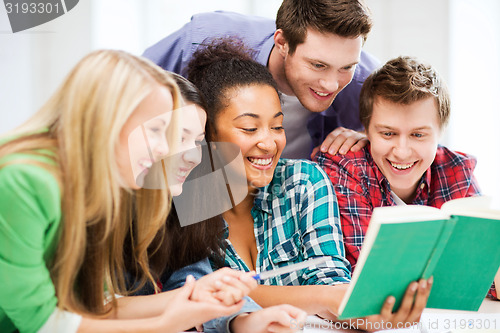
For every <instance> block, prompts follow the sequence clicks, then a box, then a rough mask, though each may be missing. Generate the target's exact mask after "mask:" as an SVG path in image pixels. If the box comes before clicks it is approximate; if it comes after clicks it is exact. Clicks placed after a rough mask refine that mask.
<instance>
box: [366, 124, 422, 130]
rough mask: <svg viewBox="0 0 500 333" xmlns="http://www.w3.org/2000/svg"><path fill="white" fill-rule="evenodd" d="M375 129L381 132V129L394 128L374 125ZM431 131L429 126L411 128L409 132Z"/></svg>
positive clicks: (392, 128)
mask: <svg viewBox="0 0 500 333" xmlns="http://www.w3.org/2000/svg"><path fill="white" fill-rule="evenodd" d="M375 128H376V129H377V130H381V129H387V130H391V131H393V130H395V128H394V127H391V126H388V125H375ZM429 129H431V128H430V126H421V127H417V128H412V129H411V130H412V131H422V130H429Z"/></svg>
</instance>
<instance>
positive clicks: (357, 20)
mask: <svg viewBox="0 0 500 333" xmlns="http://www.w3.org/2000/svg"><path fill="white" fill-rule="evenodd" d="M308 28H312V29H314V30H317V31H319V32H321V33H332V34H335V35H339V36H342V37H346V38H356V37H359V36H361V37H363V40H364V41H366V37H367V36H368V33H369V32H370V30H371V28H372V20H371V17H370V11H369V9H368V7H367V6H366V5H365V3H364V2H363V0H283V3H282V4H281V6H280V8H279V10H278V13H277V15H276V29H281V30H283V35H284V36H285V38H286V40H287V42H288V46H289V53H290V54H293V53H294V52H295V49H296V47H297V45H299V44H301V43H303V42H304V41H305V39H306V35H307V29H308Z"/></svg>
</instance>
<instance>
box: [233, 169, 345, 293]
mask: <svg viewBox="0 0 500 333" xmlns="http://www.w3.org/2000/svg"><path fill="white" fill-rule="evenodd" d="M251 213H252V216H253V219H254V234H255V237H256V239H255V240H256V244H257V251H258V254H257V259H256V271H257V272H258V273H259V272H264V271H268V270H272V269H275V268H278V267H283V266H287V265H290V264H293V263H298V262H302V261H304V260H308V259H310V258H313V257H321V256H328V257H330V258H329V259H328V260H327V261H326V262H325V263H323V264H320V265H318V266H316V267H310V268H306V269H302V270H300V271H295V272H292V273H286V274H282V275H280V276H277V277H273V278H269V279H266V280H263V281H260V283H261V284H265V285H279V286H291V285H294V286H298V285H314V284H328V285H332V284H337V283H347V282H349V281H350V279H351V276H350V270H349V269H350V267H349V262H348V261H347V260H346V259H345V257H344V245H343V243H342V231H341V229H340V223H339V211H338V205H337V200H336V198H335V192H334V190H333V186H332V184H331V182H330V181H329V179H328V177H327V175H326V174H325V173H324V172H323V170H321V168H319V167H318V165H316V164H315V163H312V162H310V161H305V160H287V159H281V160H280V161H279V162H278V165H277V166H276V170H275V172H274V177H273V180H272V181H271V183H270V184H269V185H267V186H265V187H262V188H260V189H259V191H258V193H257V194H256V197H255V200H254V206H253V208H252V211H251ZM225 237H226V240H225V241H226V245H227V248H226V256H225V265H226V266H229V267H231V268H234V269H238V270H244V271H249V269H248V267H247V265H246V264H245V262H244V261H243V260H242V259H241V258H240V256H239V255H238V253H236V250H235V249H234V247H233V246H232V244H231V242H230V241H229V239H227V237H228V230H227V225H226V230H225Z"/></svg>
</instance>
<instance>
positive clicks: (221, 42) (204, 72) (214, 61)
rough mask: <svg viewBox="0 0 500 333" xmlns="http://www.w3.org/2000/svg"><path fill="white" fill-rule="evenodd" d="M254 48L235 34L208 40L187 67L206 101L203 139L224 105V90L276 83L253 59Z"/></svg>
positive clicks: (226, 91)
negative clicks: (205, 127)
mask: <svg viewBox="0 0 500 333" xmlns="http://www.w3.org/2000/svg"><path fill="white" fill-rule="evenodd" d="M254 54H255V51H253V50H252V49H250V48H248V47H247V46H246V45H245V44H244V43H243V41H241V40H240V39H238V38H236V37H230V38H229V37H228V38H217V39H212V40H210V41H208V42H206V43H204V44H202V45H201V46H200V48H198V50H196V52H195V53H194V54H193V58H192V59H191V61H190V62H189V64H188V67H187V77H188V79H189V80H190V81H191V82H192V83H194V85H196V87H197V88H198V89H199V90H200V92H201V93H202V95H203V97H204V99H205V102H206V111H207V114H208V122H207V139H208V140H211V139H212V138H211V135H212V134H213V133H211V132H212V130H213V131H215V126H214V123H215V119H216V117H217V116H218V113H219V112H220V111H221V110H222V109H223V108H225V107H227V105H228V99H229V98H230V95H229V94H228V91H229V90H230V89H234V88H240V87H245V86H250V85H267V86H271V87H273V88H274V89H275V90H276V92H277V94H278V95H279V91H278V86H277V84H276V82H275V81H274V79H273V77H272V75H271V73H270V72H269V71H268V69H267V68H266V67H265V66H264V65H261V64H259V63H258V62H256V61H255V60H254V58H253V57H254Z"/></svg>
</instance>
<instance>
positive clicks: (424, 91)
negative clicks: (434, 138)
mask: <svg viewBox="0 0 500 333" xmlns="http://www.w3.org/2000/svg"><path fill="white" fill-rule="evenodd" d="M377 97H380V98H383V99H386V100H388V101H391V102H393V103H399V104H405V105H408V104H411V103H413V102H416V101H420V100H422V99H425V98H428V97H434V98H435V100H436V103H437V106H438V107H437V109H438V117H439V122H440V125H441V127H443V126H445V125H446V123H447V122H448V119H449V116H450V96H449V93H448V89H447V87H446V84H445V83H444V81H443V80H442V79H441V77H440V75H439V74H438V72H437V71H436V70H435V69H434V68H433V67H432V66H430V65H427V64H425V63H423V62H421V61H419V60H418V59H416V58H413V57H408V56H400V57H397V58H395V59H392V60H389V61H388V62H386V63H385V65H383V66H382V67H381V68H379V69H377V70H375V71H374V72H373V73H372V74H371V75H370V76H368V78H367V79H366V80H365V82H364V84H363V87H362V88H361V93H360V98H359V116H360V120H361V122H362V123H363V125H364V126H365V129H368V126H369V124H370V120H371V117H372V113H373V104H374V102H375V99H376V98H377Z"/></svg>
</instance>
